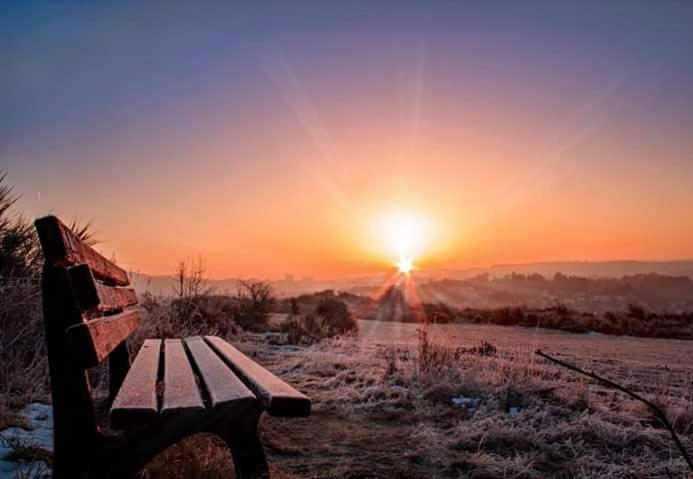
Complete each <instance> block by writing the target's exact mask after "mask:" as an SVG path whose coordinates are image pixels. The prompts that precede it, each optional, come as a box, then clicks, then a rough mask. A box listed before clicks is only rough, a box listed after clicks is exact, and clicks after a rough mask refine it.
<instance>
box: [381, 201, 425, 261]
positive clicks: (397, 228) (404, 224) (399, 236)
mask: <svg viewBox="0 0 693 479" xmlns="http://www.w3.org/2000/svg"><path fill="white" fill-rule="evenodd" d="M384 226H385V234H386V235H387V237H388V239H389V247H390V249H391V250H392V252H393V253H394V255H395V258H397V261H396V263H395V264H396V266H397V269H398V270H399V272H400V273H404V274H409V273H410V272H411V271H412V270H413V269H414V259H415V258H416V257H417V256H418V255H420V254H421V249H422V247H423V237H424V233H425V231H426V229H427V228H426V225H425V222H424V221H423V219H422V218H421V217H419V216H417V215H414V214H412V213H402V212H400V213H396V214H392V215H391V216H390V217H388V218H387V220H386V221H385V224H384Z"/></svg>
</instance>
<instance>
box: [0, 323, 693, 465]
mask: <svg viewBox="0 0 693 479" xmlns="http://www.w3.org/2000/svg"><path fill="white" fill-rule="evenodd" d="M416 329H417V326H416V325H401V324H377V323H375V322H361V327H360V333H359V334H360V336H349V337H343V338H334V339H327V340H323V341H320V342H318V343H315V344H311V345H308V346H296V345H282V344H281V342H280V341H275V340H274V339H276V333H275V334H242V335H235V336H232V337H231V338H230V341H231V342H232V343H234V344H235V345H237V346H238V347H239V348H240V349H242V350H243V351H244V352H246V354H248V355H250V356H251V357H253V358H254V359H255V360H256V361H257V362H259V363H260V364H263V365H265V366H266V367H267V368H268V369H270V370H272V371H273V372H275V373H276V374H277V375H279V376H280V377H282V378H284V379H285V380H286V381H288V382H289V383H291V384H293V385H294V386H295V387H297V388H298V389H300V390H301V391H303V392H305V393H306V394H308V395H309V396H310V397H311V398H312V400H313V413H312V415H311V417H309V418H305V419H277V418H270V417H264V418H263V421H262V424H261V436H262V441H263V443H264V444H265V447H266V450H267V453H268V456H269V463H270V468H271V471H272V473H273V477H275V478H304V477H308V478H311V477H315V478H323V477H326V478H356V477H368V478H387V477H402V478H418V477H473V478H496V477H508V478H539V477H559V478H560V477H564V478H569V477H586V478H603V477H604V478H621V477H622V478H626V477H640V478H655V477H662V478H666V477H668V476H667V473H666V470H667V469H668V470H669V471H670V473H671V474H672V477H686V476H685V474H686V473H687V470H686V467H685V464H684V462H683V461H682V459H681V457H680V455H679V453H678V451H677V450H676V449H675V448H674V447H673V445H672V443H671V440H670V438H669V435H668V433H667V432H666V431H665V430H664V429H663V428H662V427H661V424H659V423H658V421H657V420H656V419H655V418H653V417H652V414H651V413H650V412H649V411H648V410H647V409H645V408H644V407H643V406H642V405H641V404H640V403H637V402H634V401H632V400H630V399H628V398H627V397H625V396H624V395H622V394H620V393H617V392H613V391H610V390H607V389H604V388H603V387H601V386H599V385H596V384H594V383H593V382H591V381H590V380H586V379H585V378H582V377H580V376H577V375H575V374H574V373H572V372H570V371H567V370H564V369H561V368H559V367H557V366H554V365H552V364H550V363H548V362H545V361H544V360H542V359H541V358H538V357H537V356H535V355H534V354H533V351H534V349H535V348H537V347H540V348H542V349H543V350H544V351H546V352H548V353H550V354H553V355H556V356H558V357H560V358H561V359H564V360H567V361H570V362H573V363H576V364H577V365H579V366H581V367H583V368H586V369H589V370H594V371H597V372H599V373H601V374H603V375H605V376H608V377H610V378H611V379H614V380H617V381H619V382H621V383H622V384H624V385H626V386H628V387H631V388H633V389H634V390H636V391H638V392H639V393H641V394H644V395H646V396H647V397H649V398H651V399H653V400H655V401H656V402H657V403H658V404H660V405H662V406H663V407H664V408H665V409H666V411H667V413H668V415H669V417H670V418H671V419H672V421H673V422H674V424H675V427H676V429H677V430H678V431H679V432H680V433H681V434H682V437H683V440H684V443H685V445H686V446H687V447H688V448H689V449H691V450H693V443H692V439H693V401H691V398H692V396H693V366H692V364H693V361H691V359H692V358H693V343H690V342H683V341H668V340H651V339H635V338H627V337H624V338H619V337H606V336H588V335H576V334H568V333H560V332H555V331H551V332H546V331H536V330H532V329H523V328H507V327H496V326H488V327H485V326H482V325H471V326H460V325H444V326H440V327H437V326H436V327H432V328H431V329H430V330H427V332H426V334H421V333H418V334H417V333H416ZM482 341H486V342H488V343H489V344H490V345H491V346H492V347H489V346H486V345H484V344H483V343H482ZM2 417H3V415H2V414H0V418H2ZM4 417H5V419H4V420H5V424H6V425H7V424H9V423H12V424H16V425H18V426H21V422H22V419H21V417H22V415H21V414H20V415H17V411H16V410H14V412H12V413H10V414H6V415H5V416H4ZM3 434H4V432H3ZM29 435H31V433H29ZM30 444H31V443H30V442H25V443H24V445H26V446H29V445H30ZM25 452H31V449H26V450H25ZM232 467H233V465H232V461H231V458H230V454H229V453H228V451H227V450H226V449H225V448H224V447H223V445H222V444H221V443H220V442H219V441H218V440H217V439H216V438H214V437H212V436H208V435H198V436H193V437H191V438H188V439H187V440H185V441H183V442H182V443H180V444H178V445H176V446H174V447H172V448H170V449H168V450H167V451H166V452H164V453H163V454H161V455H160V456H159V457H157V458H156V459H155V460H154V461H153V462H152V463H151V464H149V465H148V466H147V468H146V469H145V471H143V473H142V475H141V476H142V477H145V478H221V477H228V475H229V474H230V471H231V469H232ZM10 477H11V476H10Z"/></svg>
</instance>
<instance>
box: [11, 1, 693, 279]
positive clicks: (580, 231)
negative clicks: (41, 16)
mask: <svg viewBox="0 0 693 479" xmlns="http://www.w3.org/2000/svg"><path fill="white" fill-rule="evenodd" d="M120 13H122V15H126V13H124V12H120ZM607 13H609V12H607ZM617 13H618V14H619V15H620V14H621V13H620V12H611V13H609V14H613V18H614V21H616V20H615V19H616V18H621V17H619V16H618V15H617ZM674 13H675V12H674ZM438 14H439V15H440V20H441V22H443V19H444V18H445V17H446V14H445V12H444V11H440V12H438ZM554 14H555V15H559V14H560V12H559V13H555V12H554ZM80 15H83V16H85V17H86V16H88V18H82V20H84V21H85V22H86V21H87V20H88V21H89V22H96V24H97V26H98V28H96V27H95V28H96V30H97V31H100V32H101V31H109V32H110V34H109V35H106V36H103V37H101V36H97V37H90V41H91V42H93V43H92V46H94V45H95V46H94V48H95V51H98V53H94V54H93V55H91V54H85V55H87V56H86V57H81V56H79V54H78V53H77V52H76V51H74V50H70V49H60V50H59V51H58V52H57V53H56V56H55V57H54V56H51V55H50V51H45V50H41V49H40V48H38V47H37V46H36V45H33V44H32V41H35V42H38V43H41V42H45V45H48V44H52V43H51V40H53V41H56V42H58V43H59V41H62V40H64V39H63V37H60V36H59V35H57V34H56V33H55V32H56V31H58V30H59V29H58V26H56V25H52V26H51V25H50V23H47V24H46V25H44V27H45V28H44V30H45V31H43V30H41V29H40V28H39V29H38V30H37V31H38V32H43V34H41V33H35V34H34V35H35V36H36V37H40V38H38V39H35V40H32V39H31V38H29V39H26V40H22V41H24V42H25V44H22V45H21V47H22V48H21V52H19V50H20V48H19V47H18V49H17V51H13V52H11V53H12V54H13V55H14V57H10V58H11V60H10V64H11V66H13V67H14V70H13V72H14V77H11V79H10V81H12V80H14V81H15V82H16V83H17V84H16V85H12V84H10V87H13V86H14V87H15V90H12V89H10V90H9V91H15V93H16V95H15V98H20V99H21V98H23V99H24V101H25V103H24V105H28V106H26V108H27V109H28V110H27V111H29V110H31V109H32V108H33V109H35V110H36V112H37V113H36V114H35V115H36V116H35V117H31V116H30V111H29V113H24V110H22V114H21V115H20V114H19V113H17V115H16V118H14V120H13V121H14V123H13V124H14V125H15V126H16V129H15V130H14V133H10V135H5V138H7V141H5V143H4V146H3V148H2V150H0V153H1V154H2V158H4V160H3V166H2V168H7V170H8V172H9V176H8V179H9V180H10V181H11V182H13V183H14V184H15V185H16V188H17V191H18V192H21V193H23V195H24V196H23V198H22V201H21V203H20V206H21V207H22V208H23V209H24V210H25V211H26V212H27V214H29V215H40V214H44V213H46V212H48V211H53V212H56V213H58V214H59V215H60V216H61V217H63V218H64V219H65V220H69V219H71V218H73V217H79V218H94V220H95V223H96V225H97V228H98V229H99V230H100V232H101V233H100V237H101V238H102V239H103V240H104V242H103V243H102V244H101V246H100V248H101V250H102V251H104V252H105V253H106V254H107V255H109V256H110V255H111V253H112V252H113V251H115V252H116V258H117V260H118V261H119V262H120V263H122V264H124V265H125V266H126V267H128V268H130V269H132V270H139V271H141V272H146V273H152V274H168V273H170V272H171V271H172V270H173V269H174V267H175V264H176V262H177V261H178V260H179V259H182V258H186V257H194V256H198V255H201V256H202V257H203V258H204V259H205V262H206V265H207V269H208V272H209V274H210V275H211V276H213V277H232V276H239V275H240V276H261V277H270V278H275V277H279V276H282V275H283V274H285V273H293V274H295V275H297V276H301V275H311V276H315V277H321V278H337V277H343V276H349V275H360V274H370V273H374V272H379V271H383V269H387V268H391V267H392V265H393V263H394V262H395V261H396V260H397V257H396V252H395V251H394V250H393V248H392V246H391V245H390V242H389V241H388V238H387V232H386V231H385V232H384V231H383V227H382V224H383V223H385V222H386V221H387V218H388V217H390V216H391V215H393V214H404V215H412V216H416V217H418V218H423V221H422V223H423V224H425V227H424V226H422V229H425V231H421V232H420V233H421V235H422V239H421V251H420V254H419V255H418V257H417V259H416V261H415V263H416V264H417V266H418V267H419V268H421V269H436V268H463V267H470V266H485V265H489V264H493V263H505V262H531V261H545V260H546V261H548V260H607V259H624V258H630V259H649V260H655V259H680V258H691V257H693V213H692V212H691V205H693V137H692V136H691V135H690V132H691V131H693V109H692V108H691V106H692V105H693V93H692V91H691V89H692V87H691V85H693V74H692V72H693V65H692V64H691V60H690V58H686V57H685V56H684V55H678V51H677V50H676V49H677V48H684V47H682V46H681V45H682V44H688V45H690V44H693V38H691V34H690V31H689V32H688V33H686V32H685V30H684V29H681V30H676V29H674V30H673V32H674V33H671V32H669V33H666V34H665V33H661V32H662V31H664V30H663V29H662V28H659V26H661V25H659V26H658V25H653V26H652V29H651V31H649V30H648V31H646V32H644V33H643V35H644V37H646V39H647V40H648V42H649V43H648V45H650V48H653V49H655V51H656V48H657V43H656V42H658V41H659V42H661V49H662V51H663V52H668V55H669V56H665V57H662V56H661V55H660V56H657V55H654V54H652V55H650V54H649V53H648V54H645V53H643V51H642V49H639V45H640V43H639V41H640V40H641V39H640V37H637V38H636V37H633V38H631V37H630V36H628V35H626V33H627V30H626V33H622V34H621V35H622V37H619V36H618V34H613V32H612V33H609V32H611V31H612V28H611V27H612V25H611V24H610V23H609V22H605V24H604V25H601V24H600V25H601V27H600V28H603V31H602V30H599V31H596V32H594V31H592V32H588V33H589V35H588V34H587V33H585V35H584V36H583V35H581V34H576V33H575V32H574V31H572V30H571V29H570V28H569V27H568V26H567V25H569V23H566V24H565V25H566V27H565V32H562V31H561V30H560V28H559V27H560V25H559V27H556V28H557V31H554V32H551V35H553V36H551V39H552V41H551V42H546V41H545V40H546V38H545V37H544V35H548V33H547V32H541V31H540V30H539V31H537V25H534V24H532V23H531V22H532V20H531V19H530V18H529V17H528V18H526V19H525V23H523V22H521V21H519V20H518V22H517V24H513V25H490V26H489V30H480V32H481V33H479V32H476V33H474V32H472V33H470V34H469V36H468V37H464V36H461V35H464V34H463V33H459V31H458V30H457V29H456V28H454V25H451V26H449V28H448V27H447V26H444V27H441V28H435V27H430V28H427V29H424V30H422V31H418V30H416V31H415V32H414V33H411V31H410V30H408V29H407V27H406V26H405V25H403V26H401V28H400V26H398V25H397V24H396V22H395V20H393V22H394V23H393V24H392V25H390V24H388V25H387V26H383V25H378V24H377V22H376V24H364V23H363V22H362V23H359V22H357V21H356V20H358V18H360V17H358V15H357V14H354V16H355V20H354V22H353V24H351V23H349V24H340V26H339V28H336V30H335V31H330V33H329V34H328V33H326V32H325V31H324V30H322V27H320V25H321V24H320V22H319V21H318V20H316V19H308V20H305V21H306V22H307V26H304V27H298V26H295V25H293V26H292V25H283V26H281V27H276V31H277V32H278V33H274V34H273V35H274V36H272V35H270V34H267V33H263V35H261V38H260V39H256V36H257V35H259V34H258V33H256V32H255V31H254V30H253V31H243V32H241V33H234V32H231V33H229V32H227V31H226V30H224V29H223V28H224V27H223V26H222V23H221V20H220V21H219V22H220V23H219V25H217V24H216V23H214V22H213V25H211V26H210V25H208V24H207V23H205V24H204V25H205V28H207V29H212V30H214V28H219V32H220V33H219V34H220V35H222V34H223V35H227V34H228V35H229V41H230V40H231V39H233V38H235V37H234V35H241V36H242V38H241V37H239V39H236V40H237V41H238V42H241V43H242V42H248V45H250V46H248V47H247V49H246V48H245V47H244V48H240V47H238V48H235V47H229V49H222V48H221V47H218V50H213V51H211V53H209V51H208V57H207V56H205V57H199V56H196V55H199V52H200V51H206V50H203V49H200V50H199V51H195V52H185V51H181V50H176V48H175V47H176V45H171V42H176V41H178V40H177V38H178V37H176V38H175V39H173V38H172V39H171V42H167V41H162V40H161V38H159V39H158V43H156V44H154V45H153V46H152V44H151V43H147V41H148V35H150V34H151V35H154V34H157V35H160V36H161V37H162V38H163V39H164V40H165V39H166V38H167V37H166V35H168V34H169V29H163V30H162V31H160V32H159V31H157V30H156V26H151V25H139V26H135V27H133V28H136V29H138V28H139V29H141V30H139V29H138V30H136V35H140V36H142V37H143V38H142V39H139V41H140V42H144V43H145V44H147V45H148V47H147V48H148V49H147V50H146V53H144V54H142V55H143V57H142V58H140V57H138V56H137V55H139V50H138V48H140V47H141V45H140V44H139V43H138V42H137V39H135V40H132V35H130V36H128V35H129V34H128V33H127V32H121V30H120V29H118V28H114V29H112V30H108V26H109V23H108V22H110V21H111V20H110V18H111V17H108V16H106V15H102V14H101V13H100V12H92V11H89V12H87V13H84V14H82V13H80ZM325 15H326V17H329V14H328V13H326V14H325ZM210 18H211V17H210ZM260 18H261V16H260ZM329 18H331V17H329ZM480 18H481V17H480ZM675 18H676V15H672V16H671V17H668V16H666V15H664V13H662V15H661V18H659V17H657V16H656V15H655V18H654V20H653V21H654V22H660V23H666V22H674V21H675ZM79 20H80V18H79V17H78V18H77V19H76V20H73V19H72V17H69V18H68V17H67V16H66V17H64V18H63V19H62V20H60V21H63V22H68V23H69V22H71V21H75V22H77V21H79ZM208 20H209V21H210V22H212V20H211V19H208ZM481 20H483V18H482V19H481ZM481 20H479V21H481ZM636 20H637V18H636V17H633V18H629V17H626V20H625V21H632V23H633V25H636V24H637V21H636ZM45 21H46V22H49V20H45ZM171 21H175V22H179V23H181V25H182V24H183V23H185V22H186V21H193V20H186V19H185V15H181V16H180V17H175V18H174V19H172V20H171ZM335 21H336V20H335ZM451 21H452V20H451ZM99 22H101V23H99ZM311 22H312V23H311ZM402 22H404V20H402ZM566 22H567V19H566ZM404 23H406V22H404ZM186 25H187V24H186ZM441 25H443V24H442V23H441ZM445 25H447V24H445ZM67 27H69V25H67V26H65V28H67ZM119 28H120V27H119ZM152 28H153V29H154V30H153V32H154V33H151V32H152ZM187 28H188V30H187V31H188V33H189V35H190V41H191V42H192V43H195V42H201V43H204V42H207V41H209V42H212V40H211V39H208V38H207V37H206V36H205V35H208V32H207V30H205V28H202V26H201V25H188V27H187ZM494 28H495V29H496V30H495V33H497V34H496V35H495V36H493V33H494ZM251 30H252V29H251ZM391 30H392V31H391ZM670 30H671V29H670ZM70 31H71V32H72V31H73V30H70ZM299 31H300V32H301V33H300V34H299ZM677 32H678V33H677ZM84 34H85V35H87V34H88V32H86V33H84ZM126 34H127V35H126ZM41 35H44V36H45V37H46V38H43V37H41ZM79 35H80V34H78V33H74V38H71V40H70V41H71V42H72V41H74V42H77V41H79ZM210 35H211V34H210ZM609 35H611V36H609ZM614 35H615V36H614ZM658 35H659V36H658ZM121 36H122V37H123V38H121ZM485 36H488V38H485ZM54 37H55V38H54ZM22 38H24V37H22ZM157 38H158V37H157ZM498 38H502V41H501V40H498ZM216 40H217V39H216V37H215V39H214V41H215V42H216ZM487 40H488V41H487ZM496 40H497V41H496ZM687 40H691V41H689V42H687V43H686V41H687ZM65 41H67V40H65ZM494 42H495V43H494ZM614 42H615V43H614ZM123 43H124V45H123ZM210 44H211V43H210ZM242 44H243V45H245V43H242ZM41 45H44V43H41ZM45 45H44V47H45ZM214 45H217V43H214ZM229 45H236V44H234V43H229ZM653 45H654V46H653ZM56 48H58V47H56ZM181 48H187V47H181ZM210 48H212V47H210ZM214 48H217V47H216V46H215V47H214ZM114 49H122V52H121V53H123V52H124V54H123V55H122V57H121V56H117V55H113V51H115V50H114ZM108 52H111V53H110V55H111V56H109V53H108ZM20 53H21V54H20ZM89 55H91V56H89ZM128 55H130V56H128ZM111 58H113V59H111ZM169 63H170V64H171V65H169ZM174 66H175V67H176V68H174ZM168 68H170V69H171V70H170V71H169V70H168ZM104 69H105V72H104ZM181 69H182V70H181ZM46 75H47V76H46ZM46 78H48V79H50V82H51V83H50V88H54V89H55V92H54V93H53V96H51V97H50V99H49V100H50V101H46V100H47V99H46V98H43V100H44V101H40V100H41V99H42V98H41V96H40V95H44V94H45V95H47V94H48V93H46V89H45V87H46V85H48V84H44V82H46V81H48V80H46ZM5 81H7V80H5ZM104 82H105V83H104ZM34 83H35V84H34ZM5 85H6V84H5ZM20 85H21V87H20ZM76 85H82V86H80V87H78V86H76ZM95 85H96V86H95ZM107 87H108V88H107ZM34 88H35V91H34V90H33V89H34ZM5 91H7V90H5ZM32 94H33V95H32ZM36 95H38V97H37V96H36ZM32 102H35V103H36V104H35V105H33V104H32ZM46 104H48V105H49V107H47V108H49V111H48V112H46V111H45V110H43V109H42V106H43V105H46ZM50 105H52V106H50ZM22 108H25V107H24V106H23V107H22ZM50 108H53V110H50ZM17 111H19V107H18V110H17ZM22 115H26V117H25V116H22ZM32 132H33V133H32ZM5 165H8V166H5Z"/></svg>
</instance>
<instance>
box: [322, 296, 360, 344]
mask: <svg viewBox="0 0 693 479" xmlns="http://www.w3.org/2000/svg"><path fill="white" fill-rule="evenodd" d="M315 315H316V316H318V317H320V318H321V319H322V321H323V322H324V325H325V327H326V328H327V329H328V331H329V335H330V336H336V335H339V334H344V333H348V332H351V331H356V330H358V323H357V322H356V320H355V319H354V317H353V315H352V314H351V311H349V307H348V306H347V304H346V303H345V302H344V301H342V300H340V299H336V298H323V299H322V300H321V301H320V303H319V304H318V307H317V308H316V309H315Z"/></svg>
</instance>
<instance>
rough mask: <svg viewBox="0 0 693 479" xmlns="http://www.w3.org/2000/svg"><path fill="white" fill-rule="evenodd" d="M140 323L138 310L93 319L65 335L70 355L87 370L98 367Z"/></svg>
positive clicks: (71, 329) (77, 325)
mask: <svg viewBox="0 0 693 479" xmlns="http://www.w3.org/2000/svg"><path fill="white" fill-rule="evenodd" d="M139 323H140V317H139V313H138V312H137V310H136V309H135V310H130V311H124V312H122V313H120V314H114V315H113V316H105V317H103V318H98V319H92V320H91V321H86V322H84V323H80V324H75V325H74V326H70V327H69V328H67V330H66V331H65V336H66V340H67V344H68V345H69V347H70V348H71V349H70V352H71V353H72V355H73V356H74V358H75V359H76V361H77V362H78V364H79V365H80V366H82V367H83V368H85V369H88V368H92V367H95V366H98V364H99V363H100V362H101V361H103V360H104V359H105V358H106V357H107V356H108V355H109V354H110V353H111V351H113V350H114V349H115V348H116V347H117V346H118V345H119V344H120V343H122V342H123V341H125V340H126V339H127V337H128V336H129V335H130V333H132V332H133V331H134V330H135V328H137V325H138V324H139Z"/></svg>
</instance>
